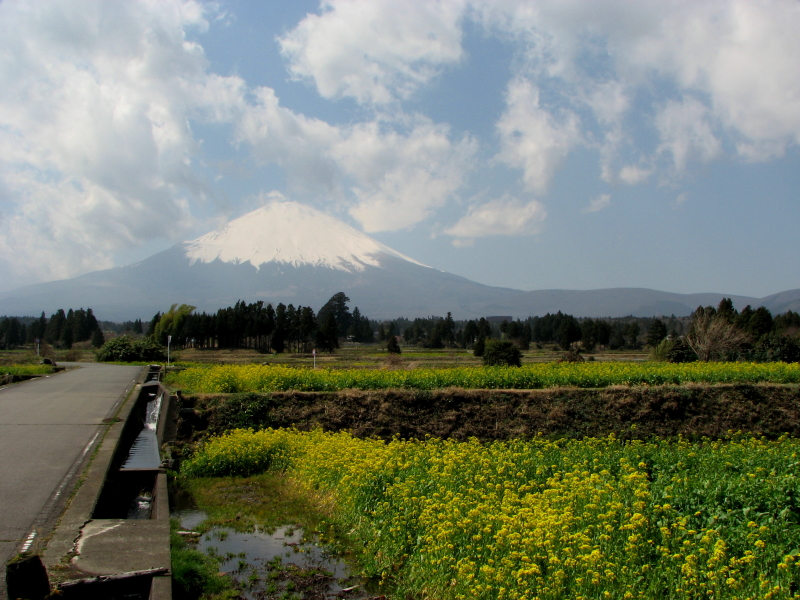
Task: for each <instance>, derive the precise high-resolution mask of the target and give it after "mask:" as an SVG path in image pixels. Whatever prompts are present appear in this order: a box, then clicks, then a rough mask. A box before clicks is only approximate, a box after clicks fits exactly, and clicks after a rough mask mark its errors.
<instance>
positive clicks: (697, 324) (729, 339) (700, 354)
mask: <svg viewBox="0 0 800 600" xmlns="http://www.w3.org/2000/svg"><path fill="white" fill-rule="evenodd" d="M686 341H687V343H688V344H689V346H690V347H691V348H692V350H694V352H695V354H697V358H698V359H699V360H702V361H704V362H708V361H710V360H719V359H720V358H723V357H724V356H725V355H726V354H728V353H731V352H734V351H736V350H738V349H739V348H740V347H741V346H742V345H743V344H746V343H747V342H749V341H750V336H749V335H748V334H747V333H746V332H744V331H742V330H741V329H739V328H738V327H737V326H736V325H734V324H733V323H732V322H731V321H730V320H728V319H727V318H726V317H725V316H724V315H720V314H718V313H717V311H715V310H714V309H713V308H712V307H710V306H708V307H706V308H703V307H702V306H701V307H698V309H697V310H696V311H694V314H693V315H692V326H691V328H690V330H689V333H688V335H687V336H686Z"/></svg>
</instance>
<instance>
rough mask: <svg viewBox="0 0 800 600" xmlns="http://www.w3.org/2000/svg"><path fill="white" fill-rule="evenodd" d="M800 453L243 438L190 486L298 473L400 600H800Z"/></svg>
mask: <svg viewBox="0 0 800 600" xmlns="http://www.w3.org/2000/svg"><path fill="white" fill-rule="evenodd" d="M798 462H800V442H799V441H798V440H796V439H792V438H786V437H783V438H780V439H777V440H766V439H756V438H750V437H746V436H739V437H736V438H734V439H732V440H729V441H700V442H691V443H690V442H688V441H686V440H677V441H651V442H641V441H629V442H624V443H623V442H621V441H619V440H617V439H616V438H614V437H613V436H609V437H606V438H600V439H597V438H586V439H583V440H569V439H562V440H559V441H547V440H543V439H534V440H532V441H518V440H512V441H505V442H493V443H482V442H479V441H477V440H470V441H466V442H456V441H452V440H439V439H428V440H425V441H403V440H398V439H395V440H392V441H389V442H388V443H387V442H383V441H380V440H376V439H357V438H354V437H352V436H351V435H350V434H348V433H325V432H323V431H321V430H315V431H311V432H298V431H293V430H286V429H280V430H271V429H266V430H262V431H259V432H254V431H251V430H236V431H232V432H229V433H228V434H225V435H222V436H219V437H216V438H211V439H210V440H208V441H207V442H206V443H205V444H204V445H202V446H201V448H200V450H199V451H198V452H197V453H196V454H194V456H193V457H191V458H190V459H189V460H187V461H185V462H184V464H183V469H182V476H183V477H189V478H194V477H208V476H212V477H213V476H220V475H225V476H229V475H234V476H247V475H252V474H254V473H259V472H275V473H281V472H282V473H284V474H285V476H286V477H289V478H291V479H292V480H293V481H295V482H296V483H297V485H301V486H304V487H305V489H307V490H308V493H309V496H314V497H318V498H323V499H324V500H325V502H328V503H330V506H331V510H330V511H329V514H330V515H331V518H332V519H334V520H335V522H336V524H337V526H340V527H341V528H342V529H343V530H345V531H350V532H351V535H352V537H353V538H355V541H356V542H357V543H359V544H360V545H361V546H362V547H363V549H364V551H363V556H362V557H361V559H362V564H363V566H364V569H365V571H366V573H367V575H372V576H377V577H379V578H382V579H383V581H385V583H386V584H387V589H388V590H392V593H391V597H397V598H403V597H417V598H440V599H467V598H487V599H488V598H542V599H544V598H551V599H556V598H585V599H590V598H591V599H595V598H620V599H624V598H675V599H677V598H797V597H800V594H799V593H798V589H800V588H798V583H799V582H800V570H799V569H800V565H798V561H799V560H800V557H799V556H798V554H800V528H799V527H798V517H800V480H798V477H797V465H798Z"/></svg>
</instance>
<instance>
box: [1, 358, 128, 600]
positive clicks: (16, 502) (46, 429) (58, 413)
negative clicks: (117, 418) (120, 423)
mask: <svg viewBox="0 0 800 600" xmlns="http://www.w3.org/2000/svg"><path fill="white" fill-rule="evenodd" d="M75 366H79V367H80V368H78V369H74V370H70V371H67V372H64V373H58V374H56V375H52V376H50V377H47V378H40V379H36V380H33V381H28V382H25V383H21V384H17V385H11V386H7V387H5V388H2V389H0V559H2V570H0V598H5V595H6V586H5V563H6V561H7V560H8V559H9V558H11V557H12V556H14V555H15V554H16V553H17V551H18V550H19V549H20V547H21V546H23V545H24V544H25V543H26V541H28V540H29V539H30V535H31V533H32V532H35V531H38V534H37V535H42V534H47V533H48V532H49V530H50V528H51V527H52V525H53V520H54V519H55V518H57V517H58V515H59V514H60V511H61V509H62V508H63V502H64V500H65V499H66V498H68V497H69V495H70V494H71V492H72V490H73V487H74V484H75V483H76V481H77V479H76V475H78V474H80V471H81V468H82V466H83V464H84V462H85V459H86V458H87V457H88V456H89V455H90V454H91V450H92V449H93V448H94V444H95V443H96V441H97V440H98V438H99V437H100V434H101V433H102V431H103V428H104V425H105V424H104V423H103V419H107V418H109V417H111V416H113V414H114V413H115V412H116V410H117V408H118V404H119V402H120V401H121V400H122V399H124V397H125V396H126V395H127V394H126V392H127V391H128V390H129V389H130V388H131V387H132V385H133V382H134V380H135V379H137V378H138V376H139V373H140V372H141V367H125V366H117V365H103V364H97V363H78V364H76V365H75ZM36 542H37V540H36V538H32V543H33V544H36Z"/></svg>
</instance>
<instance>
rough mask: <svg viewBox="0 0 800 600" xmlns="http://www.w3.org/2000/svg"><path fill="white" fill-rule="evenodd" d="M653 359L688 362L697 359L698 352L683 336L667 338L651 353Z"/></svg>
mask: <svg viewBox="0 0 800 600" xmlns="http://www.w3.org/2000/svg"><path fill="white" fill-rule="evenodd" d="M650 357H651V358H652V359H653V360H663V361H667V362H671V363H688V362H695V361H696V360H697V354H695V351H694V350H692V348H691V347H690V346H689V344H687V343H686V340H685V339H683V338H675V339H671V338H667V339H665V340H663V341H662V342H661V343H660V344H659V345H658V346H656V347H655V349H654V350H653V351H652V352H651V353H650Z"/></svg>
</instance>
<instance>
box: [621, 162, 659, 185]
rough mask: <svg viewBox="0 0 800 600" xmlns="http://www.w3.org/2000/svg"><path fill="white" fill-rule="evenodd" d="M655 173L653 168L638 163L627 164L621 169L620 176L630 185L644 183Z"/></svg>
mask: <svg viewBox="0 0 800 600" xmlns="http://www.w3.org/2000/svg"><path fill="white" fill-rule="evenodd" d="M652 173H653V170H652V169H645V168H642V167H638V166H636V165H625V166H624V167H622V168H621V169H620V170H619V178H620V179H621V180H622V181H624V182H625V183H627V184H628V185H636V184H637V183H644V182H645V181H647V178H648V177H650V175H651V174H652Z"/></svg>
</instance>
